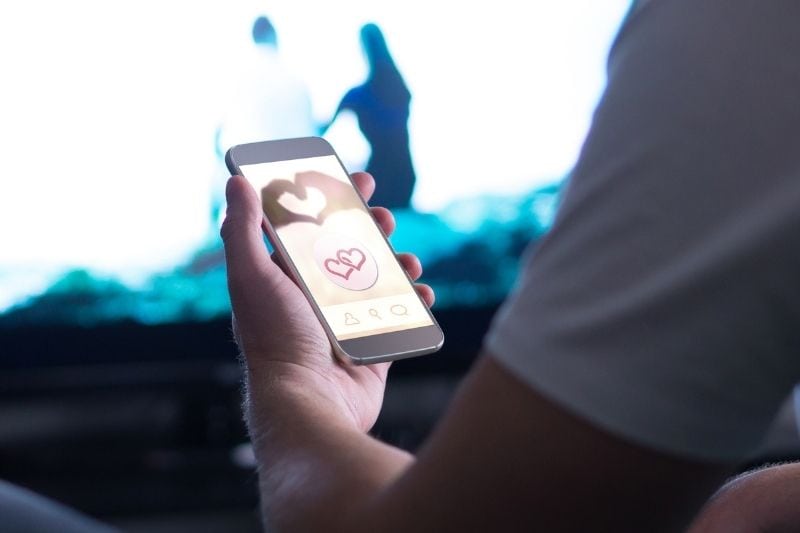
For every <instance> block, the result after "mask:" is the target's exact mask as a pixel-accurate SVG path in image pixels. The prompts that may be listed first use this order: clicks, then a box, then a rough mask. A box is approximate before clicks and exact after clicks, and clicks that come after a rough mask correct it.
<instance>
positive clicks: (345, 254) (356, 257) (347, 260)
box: [336, 248, 367, 270]
mask: <svg viewBox="0 0 800 533" xmlns="http://www.w3.org/2000/svg"><path fill="white" fill-rule="evenodd" d="M336 258H337V259H338V260H339V261H341V262H342V263H344V264H345V265H347V266H350V267H353V268H355V269H356V270H361V267H362V266H364V262H365V261H366V260H367V256H366V255H364V252H362V251H361V250H359V249H358V248H350V249H349V250H338V251H337V252H336Z"/></svg>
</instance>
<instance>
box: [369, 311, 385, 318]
mask: <svg viewBox="0 0 800 533" xmlns="http://www.w3.org/2000/svg"><path fill="white" fill-rule="evenodd" d="M369 314H370V316H374V317H375V318H377V319H378V320H382V319H381V315H379V314H378V311H377V310H375V309H370V310H369Z"/></svg>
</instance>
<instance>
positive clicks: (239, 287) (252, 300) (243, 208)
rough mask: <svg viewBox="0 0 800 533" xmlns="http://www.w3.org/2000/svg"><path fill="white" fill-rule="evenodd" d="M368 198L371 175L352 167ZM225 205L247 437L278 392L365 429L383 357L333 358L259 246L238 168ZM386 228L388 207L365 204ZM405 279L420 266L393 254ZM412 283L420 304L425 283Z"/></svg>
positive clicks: (258, 224)
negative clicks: (359, 361)
mask: <svg viewBox="0 0 800 533" xmlns="http://www.w3.org/2000/svg"><path fill="white" fill-rule="evenodd" d="M353 181H354V182H355V183H356V185H357V187H358V189H359V191H360V192H361V195H362V196H363V197H364V198H365V199H367V200H368V199H369V197H370V196H371V195H372V192H373V191H374V190H375V182H374V180H373V179H372V176H370V175H369V174H367V173H363V172H360V173H356V174H353ZM226 193H227V200H228V211H227V215H226V217H225V222H224V223H223V226H222V232H221V233H222V237H223V240H224V242H225V258H226V261H227V267H228V289H229V291H230V296H231V304H232V306H233V315H234V333H235V336H236V340H237V342H238V344H239V347H240V349H241V351H242V354H243V355H244V360H245V364H246V370H247V372H246V375H247V385H248V400H249V401H248V413H247V416H248V422H249V425H250V430H251V433H252V434H253V437H254V438H258V437H259V434H260V433H261V432H262V431H264V430H265V429H266V428H265V427H264V426H265V425H267V424H268V419H269V412H270V410H271V409H273V405H270V404H271V403H275V402H276V401H280V400H279V399H280V398H282V397H283V396H284V395H286V396H288V397H290V398H292V399H297V400H299V401H304V402H312V403H313V404H314V405H315V406H317V407H318V408H319V409H320V413H319V414H320V416H324V417H325V418H326V419H327V420H329V421H336V422H338V423H341V424H344V425H349V426H352V427H354V428H357V429H358V430H360V431H367V430H368V429H369V428H371V427H372V425H373V424H374V423H375V419H376V418H377V416H378V412H379V411H380V406H381V402H382V398H383V390H384V385H385V381H386V373H387V371H388V368H389V364H388V363H384V364H378V365H371V366H363V367H356V366H352V365H343V364H341V363H340V362H339V361H338V360H337V358H336V357H335V355H334V354H333V352H332V350H331V345H330V341H329V340H328V338H327V336H326V335H325V332H324V330H323V329H322V326H321V325H320V323H319V320H318V319H317V317H316V315H314V313H313V311H312V310H311V306H310V305H309V303H308V301H307V300H306V298H305V296H304V295H303V293H302V292H301V291H300V289H299V288H298V287H297V286H296V285H295V283H294V282H293V281H292V279H290V278H289V276H287V275H286V274H285V273H284V271H283V270H282V269H281V268H280V267H279V266H278V264H277V263H276V262H275V261H274V260H273V258H271V257H270V256H269V254H268V253H267V249H266V247H265V246H264V241H263V232H262V221H263V215H262V208H261V202H260V201H259V198H258V195H257V193H256V191H255V190H254V189H253V188H252V187H251V186H250V184H249V183H248V182H247V181H246V180H245V179H244V178H242V177H241V176H234V177H232V178H231V179H230V181H229V182H228V186H227V191H226ZM372 214H373V216H374V217H375V219H376V221H377V222H378V224H379V225H380V227H381V228H382V229H383V231H384V233H385V234H386V235H391V233H392V232H393V231H394V227H395V223H394V218H393V217H392V214H391V212H389V211H388V210H387V209H384V208H381V207H373V208H372ZM398 258H399V259H400V262H401V264H402V265H403V266H404V267H405V269H406V270H407V271H408V273H409V275H410V276H411V278H412V279H414V280H416V279H417V278H419V276H420V274H421V273H422V267H421V266H420V263H419V260H418V259H417V258H416V257H415V256H413V255H411V254H400V255H399V256H398ZM417 290H418V291H419V293H420V295H421V296H422V297H423V299H425V301H426V302H427V303H428V305H431V304H432V303H433V291H432V290H431V289H430V287H428V286H426V285H418V286H417Z"/></svg>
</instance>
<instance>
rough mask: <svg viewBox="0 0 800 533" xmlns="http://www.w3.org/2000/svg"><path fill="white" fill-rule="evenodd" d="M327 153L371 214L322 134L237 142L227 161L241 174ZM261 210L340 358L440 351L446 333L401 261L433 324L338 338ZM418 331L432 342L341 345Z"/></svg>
mask: <svg viewBox="0 0 800 533" xmlns="http://www.w3.org/2000/svg"><path fill="white" fill-rule="evenodd" d="M237 152H238V153H240V154H241V153H242V152H245V154H246V155H244V159H246V161H247V162H242V161H240V160H237ZM278 154H279V155H278ZM326 155H332V156H334V157H336V160H337V161H338V162H339V165H340V166H341V167H342V170H343V171H344V173H345V175H346V176H347V179H348V180H349V182H350V184H351V186H352V187H353V188H354V189H355V190H356V193H357V194H358V197H359V199H360V200H361V202H362V204H363V206H364V209H365V210H366V212H367V213H369V214H370V217H372V213H371V211H370V209H369V206H368V205H367V203H366V202H365V201H364V198H363V197H362V196H361V193H360V192H359V191H358V187H356V184H355V183H354V182H353V179H352V177H351V176H350V173H349V172H348V171H347V168H346V167H345V166H344V163H342V160H341V159H340V158H339V156H338V154H337V153H336V151H335V150H334V149H333V146H331V145H330V143H328V141H326V140H325V139H323V138H322V137H298V138H292V139H277V140H269V141H261V142H255V143H246V144H239V145H235V146H232V147H231V148H230V149H228V151H227V152H226V153H225V164H226V165H227V167H228V170H229V171H230V172H231V173H232V174H239V175H241V169H240V166H241V165H252V164H258V163H269V162H274V161H289V160H292V159H303V158H310V157H320V156H326ZM238 159H242V156H241V155H240V156H239V157H238ZM262 214H263V217H262V223H261V227H262V229H263V231H264V233H265V234H266V235H267V238H268V239H269V241H270V243H271V244H272V246H273V248H274V249H275V252H277V254H278V256H279V257H280V259H281V261H282V262H283V265H282V266H284V267H285V268H286V269H287V270H288V273H289V275H290V276H291V277H292V279H293V281H294V282H295V284H296V285H297V286H298V287H299V288H300V290H301V291H302V292H303V294H304V295H305V297H306V299H307V300H308V302H309V304H310V305H311V308H312V309H313V311H314V314H315V315H316V316H317V319H318V320H319V322H320V324H322V328H323V329H324V330H325V333H326V335H327V336H328V339H329V340H330V343H331V347H332V348H333V351H334V353H336V355H337V356H338V357H339V359H340V360H342V361H344V362H346V363H349V364H356V365H366V364H375V363H382V362H387V361H396V360H399V359H406V358H409V357H416V356H420V355H425V354H429V353H433V352H436V351H438V350H439V349H440V348H441V347H442V345H443V344H444V333H443V332H442V329H441V327H440V326H439V323H438V322H437V321H436V318H435V317H434V316H433V313H431V310H430V308H429V307H428V305H427V304H426V303H425V301H424V300H422V298H421V297H420V296H419V294H418V293H417V291H416V290H415V289H414V282H413V280H412V279H411V278H410V277H409V276H408V272H406V270H405V268H402V265H400V266H401V270H402V271H403V273H404V274H405V276H406V279H407V280H408V283H409V287H410V288H411V290H412V292H413V293H414V294H415V295H416V296H417V298H418V299H419V301H420V303H421V304H422V306H423V307H424V309H425V311H426V312H427V313H428V317H429V318H430V320H431V323H432V325H430V326H421V327H417V328H411V329H406V330H399V331H396V332H389V333H377V334H372V335H369V334H368V335H364V336H362V337H356V338H354V339H346V340H343V341H340V340H338V339H337V338H336V335H334V333H333V330H332V329H331V327H330V324H328V321H327V320H326V319H325V317H324V315H323V314H322V310H321V309H320V307H319V305H318V304H317V302H316V300H315V299H314V296H313V295H312V293H311V291H310V290H309V288H308V286H307V285H306V283H305V281H304V280H303V278H302V277H301V276H300V273H299V272H298V270H297V268H296V266H295V264H294V262H293V261H292V259H291V257H290V256H289V254H288V252H287V251H286V248H285V247H284V246H283V243H282V242H281V240H280V239H279V238H278V235H277V232H276V231H275V229H274V228H273V227H272V224H271V223H270V221H269V219H268V218H267V215H266V213H262ZM373 222H374V223H375V225H376V226H377V227H378V230H379V231H380V234H381V236H382V237H383V239H384V241H385V242H386V245H387V246H388V247H389V250H391V251H392V252H393V255H394V257H395V261H397V255H396V253H394V248H393V247H392V245H391V243H390V242H389V240H388V238H387V237H386V235H385V234H384V233H383V230H382V229H381V228H380V226H379V225H378V223H377V221H375V220H374V218H373ZM398 263H399V261H398ZM417 330H425V331H417ZM415 331H416V332H417V334H416V337H418V338H419V337H420V335H422V337H423V338H428V337H430V339H431V341H430V342H427V341H422V342H421V343H419V345H412V344H411V343H408V345H409V346H410V347H409V348H408V349H396V348H393V349H391V350H389V352H388V353H378V352H380V350H375V352H376V353H374V354H369V355H353V354H351V353H349V352H348V351H347V350H345V348H344V347H343V346H342V343H349V341H355V340H358V343H349V344H350V345H351V346H352V347H353V348H355V347H356V346H360V345H361V344H364V343H365V342H367V341H365V340H363V339H370V338H377V337H381V336H387V337H385V338H386V339H393V342H392V343H391V344H392V345H396V344H397V341H399V339H400V337H401V335H397V334H403V333H408V334H409V335H408V336H409V337H410V338H411V335H412V334H411V333H410V332H415ZM375 342H380V339H375ZM367 351H370V350H367Z"/></svg>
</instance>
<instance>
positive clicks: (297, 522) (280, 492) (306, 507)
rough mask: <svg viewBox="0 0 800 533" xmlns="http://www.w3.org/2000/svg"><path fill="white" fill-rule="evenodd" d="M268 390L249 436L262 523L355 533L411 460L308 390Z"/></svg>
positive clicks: (279, 527) (287, 528)
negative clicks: (362, 516)
mask: <svg viewBox="0 0 800 533" xmlns="http://www.w3.org/2000/svg"><path fill="white" fill-rule="evenodd" d="M306 391H307V392H304V393H303V394H298V393H297V392H291V393H286V392H281V391H277V392H275V391H273V392H271V393H270V395H269V396H270V397H268V398H261V399H260V401H259V404H260V405H265V404H267V405H270V406H271V408H270V409H269V410H268V412H266V413H259V421H258V423H257V424H251V430H252V429H253V426H255V427H256V428H257V429H256V430H255V432H254V434H253V435H252V439H253V446H254V451H255V455H256V460H257V463H258V469H259V483H260V489H261V506H262V510H263V514H264V521H265V523H267V524H268V526H269V528H270V530H277V531H353V530H354V529H355V528H356V527H357V526H359V525H362V523H361V519H360V516H359V515H360V514H362V513H364V512H367V511H368V510H369V508H370V504H371V502H372V501H374V499H375V497H376V496H378V495H379V494H380V493H381V491H382V490H383V489H384V488H385V487H387V486H388V485H389V484H390V483H391V482H392V481H393V480H394V479H396V478H397V477H398V476H399V475H400V474H401V473H402V472H403V471H404V470H405V469H406V468H407V467H408V465H409V464H410V463H411V462H412V461H413V458H412V456H411V455H409V454H408V453H406V452H404V451H402V450H400V449H397V448H394V447H391V446H388V445H386V444H384V443H381V442H379V441H378V440H376V439H374V438H372V437H370V436H369V435H366V434H364V433H363V432H362V431H360V430H359V429H357V428H355V427H353V425H352V424H351V423H350V422H349V421H348V420H346V419H345V420H343V419H341V418H338V417H336V416H332V415H331V413H332V411H331V410H329V409H327V408H326V406H325V405H324V401H325V399H324V398H319V399H318V398H316V397H315V395H314V393H313V391H308V389H306Z"/></svg>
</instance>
